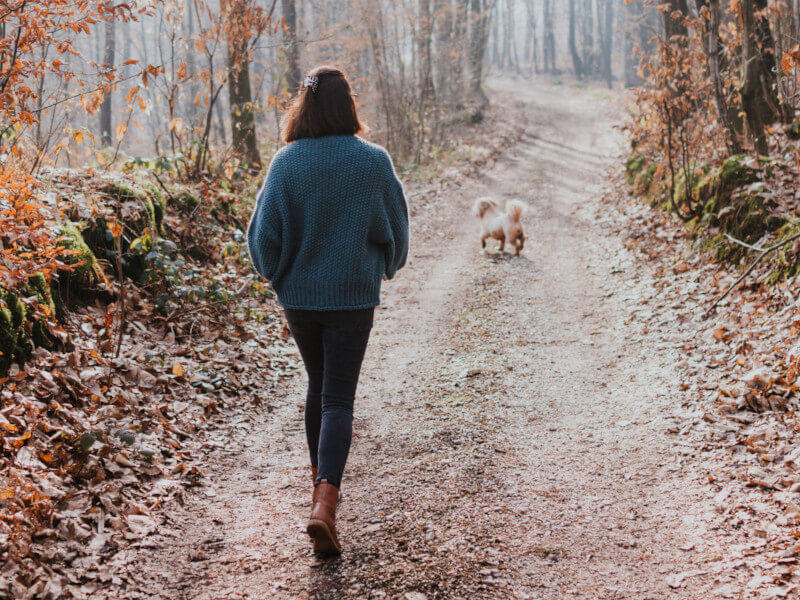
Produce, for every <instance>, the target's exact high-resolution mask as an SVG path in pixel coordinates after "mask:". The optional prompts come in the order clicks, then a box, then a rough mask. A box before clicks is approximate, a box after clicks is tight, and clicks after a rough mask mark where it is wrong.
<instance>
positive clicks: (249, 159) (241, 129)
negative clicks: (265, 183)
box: [221, 0, 263, 170]
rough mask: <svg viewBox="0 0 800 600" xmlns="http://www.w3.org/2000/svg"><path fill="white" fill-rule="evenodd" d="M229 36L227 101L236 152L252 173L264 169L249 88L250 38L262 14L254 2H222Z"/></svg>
mask: <svg viewBox="0 0 800 600" xmlns="http://www.w3.org/2000/svg"><path fill="white" fill-rule="evenodd" d="M221 8H222V12H223V18H224V21H223V22H224V25H225V33H226V36H227V46H228V47H227V68H228V101H229V104H230V117H231V140H232V143H233V151H234V152H235V153H236V154H238V155H240V156H241V158H242V162H243V164H244V165H245V166H246V167H247V168H248V169H250V170H258V169H260V168H261V155H260V154H259V152H258V142H257V138H256V119H255V106H254V104H253V92H252V88H251V85H250V60H251V54H250V38H251V35H252V31H253V30H252V29H251V27H253V25H254V24H256V23H255V21H256V19H258V18H259V16H262V17H263V15H260V10H259V9H257V7H255V6H254V3H253V1H252V0H223V2H222V5H221Z"/></svg>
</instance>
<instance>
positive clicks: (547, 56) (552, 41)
mask: <svg viewBox="0 0 800 600" xmlns="http://www.w3.org/2000/svg"><path fill="white" fill-rule="evenodd" d="M543 37H544V52H543V54H544V70H545V71H547V72H548V73H555V72H556V34H555V22H554V19H553V0H544V36H543Z"/></svg>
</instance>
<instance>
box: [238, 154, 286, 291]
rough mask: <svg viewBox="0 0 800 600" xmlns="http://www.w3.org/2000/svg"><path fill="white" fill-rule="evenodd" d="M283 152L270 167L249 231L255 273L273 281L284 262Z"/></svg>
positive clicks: (248, 238)
mask: <svg viewBox="0 0 800 600" xmlns="http://www.w3.org/2000/svg"><path fill="white" fill-rule="evenodd" d="M282 172H283V169H282V168H281V158H280V152H278V153H277V154H276V155H275V157H274V158H273V159H272V162H271V163H270V166H269V170H268V172H267V177H266V179H265V180H264V185H263V186H262V188H261V192H259V194H258V200H257V202H256V209H255V211H253V216H252V218H251V219H250V225H249V226H248V228H247V246H248V251H249V252H250V260H251V261H252V262H253V266H255V268H256V271H258V272H259V273H260V274H261V276H262V277H264V278H265V279H268V280H269V279H272V277H273V275H274V274H275V271H276V270H277V268H278V264H279V263H280V259H281V246H282V240H283V219H282V218H281V207H282V205H283V204H284V201H285V197H284V194H285V185H284V180H283V175H282Z"/></svg>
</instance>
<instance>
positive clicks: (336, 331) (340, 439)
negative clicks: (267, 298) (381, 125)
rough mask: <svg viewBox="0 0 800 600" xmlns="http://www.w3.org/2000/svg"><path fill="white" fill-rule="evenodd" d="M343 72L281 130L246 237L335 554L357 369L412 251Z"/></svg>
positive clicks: (321, 85) (314, 529)
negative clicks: (296, 363) (278, 334)
mask: <svg viewBox="0 0 800 600" xmlns="http://www.w3.org/2000/svg"><path fill="white" fill-rule="evenodd" d="M363 129H364V126H363V125H362V124H361V122H360V121H359V119H358V114H357V112H356V104H355V96H354V94H353V93H352V91H351V89H350V84H349V83H348V81H347V79H346V78H345V76H344V74H343V73H342V72H341V71H340V70H338V69H334V68H331V67H317V68H316V69H314V70H313V71H311V73H310V74H309V75H308V77H306V79H305V82H304V84H303V88H302V89H301V90H300V92H299V93H298V95H297V97H296V98H295V99H294V101H293V102H292V105H291V107H290V108H289V111H288V112H287V114H286V115H285V116H284V119H283V122H282V130H283V139H284V140H285V141H286V143H287V146H285V147H283V148H282V149H281V150H279V151H278V152H277V153H276V154H275V156H274V158H273V159H272V163H271V164H270V167H269V172H268V173H267V178H266V181H265V182H264V187H263V188H262V189H261V192H260V194H259V196H258V203H257V205H256V209H255V212H254V213H253V217H252V219H251V221H250V226H249V228H248V232H247V240H248V245H249V249H250V257H251V259H252V261H253V264H254V265H255V267H256V269H257V270H258V272H259V273H260V274H261V275H263V276H264V277H265V278H266V279H268V280H270V281H271V282H272V287H273V288H274V290H275V292H276V293H277V295H278V301H279V302H280V303H281V305H282V306H283V308H284V310H285V313H286V320H287V321H288V323H289V329H290V330H291V332H292V336H293V337H294V339H295V342H296V343H297V346H298V348H299V349H300V354H301V356H302V357H303V362H304V363H305V367H306V372H307V373H308V393H307V395H306V406H305V425H306V438H307V440H308V450H309V454H310V456H311V474H312V477H313V479H314V489H313V494H312V509H311V518H310V519H309V521H308V526H307V531H308V534H309V535H310V536H311V538H312V539H313V541H314V551H315V552H318V553H320V554H336V553H339V552H341V546H340V544H339V540H338V538H337V535H336V526H335V513H336V502H337V499H338V493H339V486H340V485H341V481H342V473H343V472H344V466H345V462H346V460H347V455H348V452H349V450H350V440H351V439H352V428H353V402H354V399H355V392H356V385H357V383H358V375H359V372H360V371H361V362H362V360H363V358H364V352H365V350H366V347H367V340H368V339H369V333H370V329H371V328H372V317H373V312H374V310H375V306H376V305H378V304H379V302H380V288H381V281H382V280H383V279H391V278H392V277H394V274H395V273H396V272H397V270H398V269H400V268H401V267H402V266H403V265H404V264H405V261H406V256H407V254H408V209H407V207H406V201H405V197H404V195H403V187H402V185H401V184H400V181H398V179H397V175H396V174H395V171H394V166H393V164H392V160H391V158H389V155H388V154H387V153H386V151H385V150H384V149H383V148H381V147H380V146H377V145H375V144H371V143H369V142H367V141H365V140H363V139H362V138H360V137H358V135H357V134H359V133H361V132H362V131H363Z"/></svg>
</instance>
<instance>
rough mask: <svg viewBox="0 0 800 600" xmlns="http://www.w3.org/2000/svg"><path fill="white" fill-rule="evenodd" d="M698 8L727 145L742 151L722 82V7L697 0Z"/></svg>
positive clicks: (716, 2)
mask: <svg viewBox="0 0 800 600" xmlns="http://www.w3.org/2000/svg"><path fill="white" fill-rule="evenodd" d="M697 8H698V10H699V11H700V16H701V17H702V18H703V22H704V25H705V34H706V44H705V49H706V56H707V58H708V74H709V76H710V77H711V83H712V85H713V87H714V100H715V102H716V105H717V114H718V115H719V116H718V118H719V121H720V124H721V125H722V128H723V131H724V134H725V145H726V146H727V148H728V152H729V153H730V154H736V153H738V152H741V148H740V146H739V132H738V131H737V129H736V128H735V127H734V124H735V123H736V122H737V121H738V118H737V117H736V115H734V114H732V113H734V112H735V109H732V108H731V107H730V106H729V104H728V99H727V96H726V94H725V88H724V85H723V83H722V74H721V69H720V57H721V56H722V53H723V51H722V44H721V42H720V38H719V22H720V8H719V0H697Z"/></svg>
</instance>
